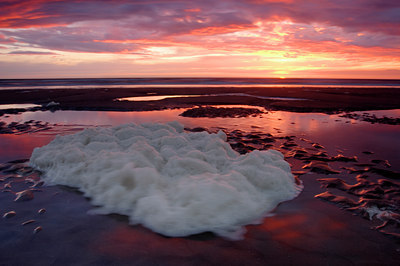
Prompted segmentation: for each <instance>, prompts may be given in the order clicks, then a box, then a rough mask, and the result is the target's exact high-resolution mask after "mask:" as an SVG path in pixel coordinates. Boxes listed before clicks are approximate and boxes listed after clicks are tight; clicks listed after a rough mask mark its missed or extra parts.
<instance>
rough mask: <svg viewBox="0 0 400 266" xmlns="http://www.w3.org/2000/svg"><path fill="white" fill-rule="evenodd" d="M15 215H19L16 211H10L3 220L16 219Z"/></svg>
mask: <svg viewBox="0 0 400 266" xmlns="http://www.w3.org/2000/svg"><path fill="white" fill-rule="evenodd" d="M15 215H17V213H16V212H15V211H9V212H6V213H5V214H4V215H3V218H11V217H14V216H15Z"/></svg>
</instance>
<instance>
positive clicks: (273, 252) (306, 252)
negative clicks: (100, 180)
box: [0, 87, 400, 265]
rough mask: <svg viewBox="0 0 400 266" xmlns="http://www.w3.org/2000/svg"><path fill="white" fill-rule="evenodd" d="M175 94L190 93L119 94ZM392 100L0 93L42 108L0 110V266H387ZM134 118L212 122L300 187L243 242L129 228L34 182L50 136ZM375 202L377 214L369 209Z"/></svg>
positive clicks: (311, 94) (394, 93) (399, 254)
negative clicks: (268, 156) (276, 156)
mask: <svg viewBox="0 0 400 266" xmlns="http://www.w3.org/2000/svg"><path fill="white" fill-rule="evenodd" d="M179 94H181V95H185V96H187V95H196V96H195V97H174V98H166V99H162V100H157V101H150V100H147V101H116V99H119V98H124V97H135V96H136V97H141V96H160V95H170V96H171V95H179ZM216 94H217V95H216ZM244 94H245V95H244ZM399 94H400V92H399V91H398V89H390V88H388V89H380V91H379V93H377V92H376V90H373V89H369V88H346V89H340V90H339V89H334V88H314V87H313V88H275V89H270V90H262V89H260V88H251V87H248V88H215V89H213V88H207V89H198V88H196V89H193V88H190V89H188V88H186V89H185V88H182V89H180V88H178V89H167V88H158V89H157V88H154V89H150V90H149V89H146V90H144V89H112V90H110V89H102V88H98V89H74V90H63V89H54V90H51V89H49V90H43V89H38V90H32V89H29V90H0V104H23V103H29V104H38V105H41V106H40V107H33V108H32V109H18V108H9V109H6V110H1V112H2V116H0V120H1V121H2V125H1V131H0V132H1V133H2V134H0V145H1V147H2V151H1V154H0V155H1V157H0V159H1V161H0V162H1V163H2V164H1V165H0V171H1V173H0V186H1V188H2V192H1V193H0V202H1V206H2V207H1V209H0V212H1V215H2V216H3V218H2V219H1V220H0V228H1V230H0V239H1V240H2V243H1V244H0V261H1V264H4V265H21V264H25V265H54V264H60V265H71V264H79V265H110V264H114V265H149V264H151V265H205V264H207V265H216V264H229V265H243V264H252V265H265V264H272V265H292V264H300V265H321V264H329V265H355V264H357V265H382V264H385V265H397V264H398V260H399V259H400V246H399V233H400V232H399V218H398V217H399V215H400V211H399V208H398V206H399V189H400V183H399V179H400V174H399V173H400V168H399V166H400V163H399V162H400V158H399V156H398V148H399V147H400V146H399V145H400V143H399V139H398V133H399V132H400V131H399V128H398V123H399V112H398V109H400V100H399V99H400V97H399V96H400V95H399ZM198 95H207V96H198ZM272 97H275V98H272ZM51 102H54V103H56V104H51V105H48V103H51ZM390 109H391V110H390ZM393 109H397V110H393ZM193 110H194V111H193ZM371 110H375V111H371ZM377 110H382V111H377ZM384 110H389V111H386V113H385V111H384ZM121 111H123V112H121ZM355 111H364V112H355ZM185 113H186V114H185ZM396 114H397V115H396ZM156 118H157V119H156ZM142 120H143V121H145V122H153V120H157V121H164V120H165V121H170V120H178V121H180V122H181V123H183V125H184V126H185V132H202V131H208V132H217V131H218V130H223V131H224V132H225V134H226V135H227V141H228V143H229V144H230V145H231V147H232V148H233V149H234V150H235V151H237V152H239V153H240V154H247V153H249V152H251V151H253V150H268V149H275V150H278V151H280V152H282V153H283V154H284V156H285V160H286V161H288V162H289V164H290V166H291V170H292V173H293V174H294V176H295V177H296V178H297V180H298V182H299V183H300V182H302V183H303V185H304V190H303V191H302V193H301V194H300V195H299V196H298V197H296V198H295V199H293V200H291V201H287V202H283V203H281V204H279V206H278V207H277V208H276V209H275V210H274V211H273V212H272V213H273V215H271V216H268V217H266V218H265V219H263V221H262V222H261V223H260V224H256V225H248V226H246V229H247V233H245V234H244V238H243V239H241V240H236V241H232V240H229V239H226V238H223V237H220V236H217V235H215V234H212V233H202V234H197V235H193V236H188V237H178V238H176V237H165V236H163V235H160V234H157V233H154V232H152V231H151V230H149V229H147V228H145V227H143V226H141V225H133V226H132V225H129V222H128V218H127V217H126V216H123V215H117V214H111V215H93V214H88V211H89V210H91V209H92V208H93V206H92V205H91V203H90V201H89V199H88V198H85V197H84V196H83V195H82V193H81V192H79V191H78V190H77V189H76V188H71V187H66V186H43V183H42V182H41V178H40V176H41V173H39V172H37V171H35V170H34V169H32V168H31V167H30V166H29V162H28V161H27V159H28V158H30V156H31V153H32V150H33V148H35V147H39V146H43V145H46V144H48V143H49V142H50V141H51V140H52V139H54V137H55V135H57V134H61V135H68V134H72V133H75V132H78V131H79V130H81V129H83V128H86V127H93V126H99V125H103V124H104V125H107V126H108V127H109V126H110V125H114V124H116V125H118V124H120V123H123V122H128V121H131V122H137V121H139V122H140V121H142ZM21 192H23V193H21ZM18 193H19V194H18ZM374 206H378V207H380V208H381V209H380V210H386V212H382V211H377V212H376V213H373V208H374ZM371 208H372V209H371ZM379 215H380V216H379Z"/></svg>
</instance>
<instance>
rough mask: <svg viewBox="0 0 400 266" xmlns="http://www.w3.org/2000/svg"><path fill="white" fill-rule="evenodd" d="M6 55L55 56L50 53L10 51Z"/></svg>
mask: <svg viewBox="0 0 400 266" xmlns="http://www.w3.org/2000/svg"><path fill="white" fill-rule="evenodd" d="M8 54H22V55H56V53H52V52H38V51H12V52H9V53H8Z"/></svg>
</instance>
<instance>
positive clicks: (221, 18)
mask: <svg viewBox="0 0 400 266" xmlns="http://www.w3.org/2000/svg"><path fill="white" fill-rule="evenodd" d="M398 14H400V2H399V1H398V0H386V1H381V0H353V1H348V0H335V1H330V0H296V1H295V0H219V1H216V0H203V1H194V0H186V1H182V0H148V1H142V0H112V1H111V0H110V1H104V0H69V1H67V0H24V1H22V0H14V1H11V0H10V1H0V44H3V49H4V46H6V47H7V49H6V53H9V54H19V55H21V56H22V55H27V58H28V55H33V54H41V55H44V56H45V55H52V54H54V53H56V54H59V55H65V54H71V53H78V54H82V55H84V56H82V58H89V57H90V56H92V57H95V54H105V55H109V54H111V55H112V56H116V57H118V56H120V55H121V54H123V55H126V56H127V58H128V59H129V60H135V62H139V61H140V60H147V62H150V61H149V60H150V59H151V60H153V61H152V62H153V63H152V64H155V62H158V64H162V63H163V62H164V61H168V62H169V60H173V59H174V60H182V59H185V58H197V59H198V61H199V58H203V57H206V56H207V55H213V54H223V55H226V56H227V57H228V56H229V55H232V56H233V55H238V54H241V55H249V54H250V55H257V56H258V57H257V56H256V58H253V57H252V59H251V60H250V61H251V62H252V63H254V64H256V63H257V60H259V61H263V60H266V59H268V58H270V56H271V54H274V56H272V58H273V60H278V59H277V58H275V55H276V54H278V55H279V57H280V58H281V60H283V61H282V62H286V61H287V60H289V59H290V60H292V59H293V60H295V59H299V58H301V57H302V56H307V55H309V54H312V55H313V56H315V57H317V56H321V57H324V58H335V57H338V56H341V57H343V58H348V60H349V62H350V61H351V60H353V58H366V57H368V56H369V57H370V58H371V59H370V60H371V62H380V61H384V60H389V61H390V60H392V61H393V60H398V59H399V58H400V55H399V54H400V16H399V15H398ZM40 49H42V50H43V49H44V51H45V52H33V51H38V50H39V51H41V50H40ZM10 51H11V52H10ZM130 55H136V57H135V58H134V59H132V58H131V57H130ZM75 56H76V55H75ZM66 57H67V56H66ZM118 58H120V57H118ZM207 60H208V62H209V61H210V60H211V59H210V57H208V59H207ZM218 60H219V59H218ZM218 60H216V61H218ZM285 60H286V61H285ZM238 62H239V61H238ZM238 62H236V63H237V64H238ZM139 63H141V61H140V62H139ZM264 63H265V64H267V63H268V62H264ZM242 64H243V65H246V68H247V67H248V68H250V67H251V66H250V65H247V62H244V61H243V62H242ZM215 65H217V63H215V64H214V66H215ZM259 67H260V68H262V66H259Z"/></svg>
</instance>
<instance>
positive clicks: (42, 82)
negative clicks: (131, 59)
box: [0, 78, 400, 90]
mask: <svg viewBox="0 0 400 266" xmlns="http://www.w3.org/2000/svg"><path fill="white" fill-rule="evenodd" d="M249 86H251V87H336V88H348V87H373V88H387V87H391V88H393V87H395V88H400V80H398V79H304V78H285V79H281V78H71V79H0V90H6V89H38V88H43V89H82V88H137V87H142V88H143V87H149V88H152V87H176V88H178V87H249Z"/></svg>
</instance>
